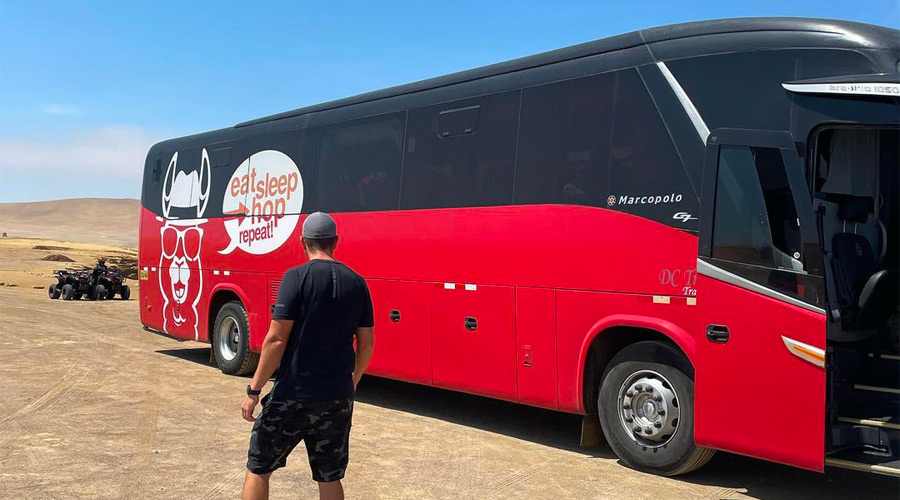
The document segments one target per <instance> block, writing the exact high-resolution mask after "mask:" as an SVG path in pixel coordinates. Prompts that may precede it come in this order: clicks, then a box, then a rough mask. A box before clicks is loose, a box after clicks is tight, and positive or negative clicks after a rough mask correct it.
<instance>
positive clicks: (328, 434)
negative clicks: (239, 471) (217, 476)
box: [247, 396, 353, 483]
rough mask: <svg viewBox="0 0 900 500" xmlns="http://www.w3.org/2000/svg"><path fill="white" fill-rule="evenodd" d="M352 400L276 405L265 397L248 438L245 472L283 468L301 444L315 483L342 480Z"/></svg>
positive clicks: (348, 441) (261, 472)
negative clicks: (304, 447)
mask: <svg viewBox="0 0 900 500" xmlns="http://www.w3.org/2000/svg"><path fill="white" fill-rule="evenodd" d="M352 417H353V400H352V399H341V400H337V401H315V402H313V401H277V400H272V399H270V398H269V397H268V396H266V398H264V399H263V408H262V412H260V414H259V417H257V419H256V423H255V424H254V425H253V432H252V433H251V435H250V450H249V451H248V453H247V469H249V470H250V472H252V473H254V474H268V473H270V472H272V471H274V470H276V469H279V468H281V467H284V466H285V464H286V463H287V456H288V455H290V453H291V451H293V449H294V447H295V446H297V444H299V443H300V441H303V442H304V444H306V454H307V455H308V456H309V467H310V469H312V476H313V480H314V481H318V482H323V483H327V482H331V481H337V480H339V479H342V478H343V477H344V471H345V470H346V469H347V462H348V461H349V460H350V422H351V419H352Z"/></svg>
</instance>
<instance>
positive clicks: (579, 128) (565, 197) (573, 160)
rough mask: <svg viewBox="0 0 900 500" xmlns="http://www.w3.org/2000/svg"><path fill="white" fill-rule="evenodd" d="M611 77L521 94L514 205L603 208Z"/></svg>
mask: <svg viewBox="0 0 900 500" xmlns="http://www.w3.org/2000/svg"><path fill="white" fill-rule="evenodd" d="M614 86H615V77H614V76H613V75H611V74H606V75H597V76H591V77H586V78H578V79H575V80H568V81H564V82H558V83H551V84H548V85H541V86H538V87H532V88H528V89H525V90H524V91H523V93H522V120H521V125H520V130H519V155H518V157H519V163H518V166H517V167H516V194H515V202H516V203H520V204H525V203H566V204H575V205H594V206H598V205H601V204H602V205H604V206H605V204H606V198H607V196H609V183H608V177H609V169H608V161H609V138H610V116H611V115H612V99H613V93H614V91H615V87H614Z"/></svg>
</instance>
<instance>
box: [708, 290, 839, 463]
mask: <svg viewBox="0 0 900 500" xmlns="http://www.w3.org/2000/svg"><path fill="white" fill-rule="evenodd" d="M698 281H699V285H700V287H699V290H700V294H699V297H698V304H699V307H698V317H697V319H696V322H697V323H698V326H697V328H696V330H697V331H698V332H703V331H705V328H706V325H723V326H727V327H728V329H729V336H728V341H727V342H724V343H713V342H709V341H707V340H705V339H704V340H702V341H700V342H699V343H698V349H697V358H698V363H697V364H696V365H695V366H696V368H697V374H696V381H695V383H696V385H695V387H694V393H695V406H696V412H695V413H696V416H695V421H694V437H695V439H696V441H697V444H699V445H702V446H709V447H712V448H717V449H721V450H726V451H731V452H734V453H740V454H743V455H749V456H753V457H758V458H764V459H767V460H772V461H775V462H780V463H783V464H788V465H794V466H797V467H803V468H806V469H812V470H816V471H821V470H822V469H823V467H824V457H825V442H824V440H825V369H824V368H822V367H818V366H815V365H813V364H812V363H810V362H808V361H804V360H803V359H801V358H799V357H797V356H795V355H794V354H791V352H790V351H789V350H788V348H787V346H786V345H785V341H784V340H783V338H782V337H788V338H790V339H793V340H796V341H799V342H802V343H804V344H807V345H810V346H813V347H816V348H819V349H823V350H824V349H825V315H823V314H817V313H814V312H811V311H807V310H805V309H801V308H799V307H796V306H793V305H790V304H787V303H784V302H780V301H778V300H775V299H772V298H769V297H765V296H763V295H760V294H757V293H754V292H751V291H748V290H745V289H743V288H739V287H736V286H734V285H731V284H728V283H723V282H721V281H718V280H715V279H712V278H708V277H706V276H700V278H699V280H698Z"/></svg>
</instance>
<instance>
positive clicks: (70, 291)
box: [60, 283, 75, 300]
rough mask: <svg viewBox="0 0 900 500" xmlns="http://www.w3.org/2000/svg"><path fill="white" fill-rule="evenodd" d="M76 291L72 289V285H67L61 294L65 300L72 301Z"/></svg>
mask: <svg viewBox="0 0 900 500" xmlns="http://www.w3.org/2000/svg"><path fill="white" fill-rule="evenodd" d="M74 293H75V289H74V288H72V285H70V284H68V283H67V284H65V285H63V287H62V292H60V296H61V297H62V299H63V300H72V295H74Z"/></svg>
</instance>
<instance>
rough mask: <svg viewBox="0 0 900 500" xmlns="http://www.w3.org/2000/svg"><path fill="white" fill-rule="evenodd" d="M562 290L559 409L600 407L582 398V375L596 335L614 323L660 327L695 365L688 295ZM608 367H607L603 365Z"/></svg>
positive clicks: (559, 304)
mask: <svg viewBox="0 0 900 500" xmlns="http://www.w3.org/2000/svg"><path fill="white" fill-rule="evenodd" d="M665 297H666V300H662V301H656V302H655V301H654V296H652V295H638V294H625V293H604V292H583V291H576V290H558V291H557V292H556V308H557V313H556V314H557V326H556V330H557V349H558V351H559V354H558V362H557V363H558V366H559V409H560V410H562V411H568V412H573V413H586V412H587V411H591V412H593V411H595V408H594V407H593V405H596V401H592V402H589V403H588V404H590V405H591V407H590V408H585V406H584V401H583V400H582V397H583V395H582V389H583V388H582V375H583V372H582V371H583V369H584V361H585V356H586V354H587V351H588V349H587V347H588V346H589V345H590V342H591V340H592V339H593V336H594V335H603V332H604V331H605V330H607V329H608V328H612V327H638V328H646V329H652V330H656V331H658V332H660V333H662V334H664V335H666V336H668V337H669V338H670V339H672V340H673V341H674V342H675V343H676V344H677V345H678V347H679V348H681V350H682V351H683V352H684V353H685V355H686V356H687V358H688V360H690V361H691V363H692V364H693V363H694V349H695V348H694V346H695V339H694V338H693V337H691V336H690V335H689V334H688V333H687V332H689V331H690V330H689V329H688V328H686V326H687V325H691V324H693V316H694V314H696V310H697V308H696V306H695V305H692V304H693V302H692V301H688V297H678V296H665ZM601 369H602V368H601Z"/></svg>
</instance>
